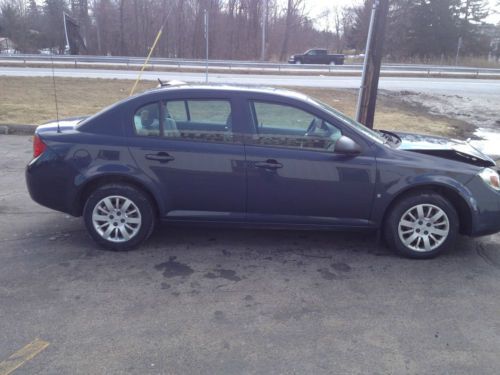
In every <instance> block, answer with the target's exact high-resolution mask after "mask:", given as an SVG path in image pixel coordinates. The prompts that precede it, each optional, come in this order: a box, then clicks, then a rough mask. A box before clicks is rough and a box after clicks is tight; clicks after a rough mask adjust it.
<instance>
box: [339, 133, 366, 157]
mask: <svg viewBox="0 0 500 375" xmlns="http://www.w3.org/2000/svg"><path fill="white" fill-rule="evenodd" d="M333 151H334V152H335V153H337V154H343V155H357V154H359V153H361V146H360V145H358V144H357V143H356V142H354V141H353V140H352V139H351V138H349V137H346V136H345V135H343V136H342V137H340V138H339V139H338V140H337V142H336V143H335V149H334V150H333Z"/></svg>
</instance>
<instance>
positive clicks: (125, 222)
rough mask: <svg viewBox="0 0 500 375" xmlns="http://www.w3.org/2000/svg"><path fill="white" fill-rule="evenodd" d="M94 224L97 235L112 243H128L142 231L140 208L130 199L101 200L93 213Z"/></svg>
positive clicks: (110, 197) (110, 198)
mask: <svg viewBox="0 0 500 375" xmlns="http://www.w3.org/2000/svg"><path fill="white" fill-rule="evenodd" d="M92 224H93V226H94V229H95V230H96V231H97V233H98V234H99V235H100V236H101V237H102V238H103V239H105V240H107V241H111V242H126V241H129V240H130V239H131V238H133V237H134V236H135V235H137V233H138V232H139V230H140V229H141V224H142V218H141V213H140V211H139V208H138V207H137V206H136V205H135V203H134V202H132V201H131V200H130V199H128V198H125V197H123V196H120V195H113V196H109V197H105V198H103V199H101V200H100V201H99V202H98V203H97V204H96V205H95V207H94V210H93V211H92Z"/></svg>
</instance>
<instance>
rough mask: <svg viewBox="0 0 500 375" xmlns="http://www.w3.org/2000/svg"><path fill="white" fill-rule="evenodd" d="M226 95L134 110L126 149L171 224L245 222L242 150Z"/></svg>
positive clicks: (165, 102)
mask: <svg viewBox="0 0 500 375" xmlns="http://www.w3.org/2000/svg"><path fill="white" fill-rule="evenodd" d="M234 113H235V109H234V103H233V101H232V100H231V99H230V98H229V97H220V98H215V99H214V98H209V97H202V96H201V97H200V96H197V97H193V96H189V97H183V98H166V99H164V100H158V101H154V102H153V103H146V104H143V105H141V106H139V107H138V108H136V109H135V112H134V115H133V120H132V119H131V121H130V122H132V128H133V130H134V131H133V134H132V135H131V137H130V142H129V148H130V151H131V153H132V154H133V156H134V158H135V160H136V162H137V164H138V165H139V168H140V169H141V170H142V172H145V173H147V174H148V176H149V177H150V179H151V180H153V181H154V182H155V183H156V184H157V186H158V187H159V189H160V190H161V194H162V196H163V198H164V201H165V207H163V212H162V215H163V216H165V217H166V218H168V219H172V220H189V219H196V220H214V219H217V220H226V219H227V220H232V221H238V220H244V217H245V210H246V206H245V198H246V181H245V165H244V146H243V144H242V142H241V141H240V140H238V137H237V136H235V133H236V132H237V131H236V130H237V128H238V123H239V117H238V116H237V115H234Z"/></svg>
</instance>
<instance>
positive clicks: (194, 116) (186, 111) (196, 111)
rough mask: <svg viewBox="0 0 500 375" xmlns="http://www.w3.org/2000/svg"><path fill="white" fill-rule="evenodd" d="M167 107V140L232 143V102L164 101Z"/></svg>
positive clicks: (165, 125)
mask: <svg viewBox="0 0 500 375" xmlns="http://www.w3.org/2000/svg"><path fill="white" fill-rule="evenodd" d="M164 105H165V107H164V108H165V111H164V112H165V119H164V136H165V137H168V138H183V139H190V140H200V141H209V142H233V135H232V116H231V103H230V101H229V100H222V99H187V100H171V101H167V102H165V103H164Z"/></svg>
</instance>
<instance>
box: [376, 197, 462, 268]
mask: <svg viewBox="0 0 500 375" xmlns="http://www.w3.org/2000/svg"><path fill="white" fill-rule="evenodd" d="M458 228H459V218H458V215H457V212H456V210H455V208H454V207H453V205H452V204H451V203H450V202H449V201H448V200H447V199H446V198H444V197H443V196H441V195H439V194H436V193H433V192H422V193H420V194H413V195H409V196H406V197H404V198H402V199H400V200H399V201H398V202H397V203H396V205H395V206H394V207H393V208H392V210H391V212H390V213H389V216H388V217H387V220H386V222H385V228H384V232H385V238H386V241H387V242H388V244H389V245H390V246H391V247H392V248H393V249H394V250H396V251H397V252H398V253H399V254H401V255H403V256H406V257H410V258H432V257H435V256H436V255H439V254H440V253H442V252H443V251H445V250H446V249H448V248H449V247H450V246H451V245H452V244H453V243H454V241H455V239H456V237H457V235H458Z"/></svg>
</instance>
